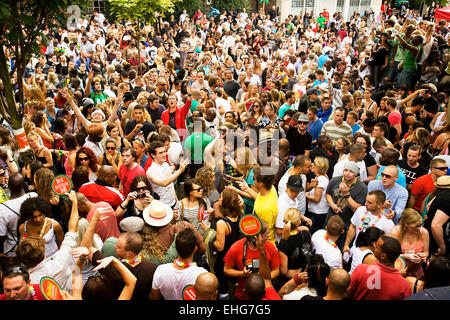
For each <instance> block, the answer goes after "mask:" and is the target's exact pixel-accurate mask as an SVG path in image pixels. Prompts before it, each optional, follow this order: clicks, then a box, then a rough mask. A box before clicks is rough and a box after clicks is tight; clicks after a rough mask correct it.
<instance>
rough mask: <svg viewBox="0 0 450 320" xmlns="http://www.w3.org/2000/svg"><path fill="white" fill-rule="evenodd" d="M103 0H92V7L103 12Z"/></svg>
mask: <svg viewBox="0 0 450 320" xmlns="http://www.w3.org/2000/svg"><path fill="white" fill-rule="evenodd" d="M105 1H106V0H94V1H92V8H93V9H94V10H95V11H97V12H101V13H104V12H105Z"/></svg>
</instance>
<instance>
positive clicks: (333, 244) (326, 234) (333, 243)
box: [324, 233, 337, 248]
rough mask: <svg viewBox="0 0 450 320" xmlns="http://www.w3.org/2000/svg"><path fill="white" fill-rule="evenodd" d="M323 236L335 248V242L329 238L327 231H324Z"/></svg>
mask: <svg viewBox="0 0 450 320" xmlns="http://www.w3.org/2000/svg"><path fill="white" fill-rule="evenodd" d="M324 238H325V241H327V242H328V243H329V244H331V245H332V246H333V247H334V248H337V244H336V243H335V242H334V241H333V240H331V239H330V237H329V236H328V233H325V236H324Z"/></svg>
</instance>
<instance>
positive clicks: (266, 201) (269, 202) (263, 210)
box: [254, 186, 278, 244]
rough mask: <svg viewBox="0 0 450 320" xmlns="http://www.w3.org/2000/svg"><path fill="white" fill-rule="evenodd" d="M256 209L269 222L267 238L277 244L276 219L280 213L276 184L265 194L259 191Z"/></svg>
mask: <svg viewBox="0 0 450 320" xmlns="http://www.w3.org/2000/svg"><path fill="white" fill-rule="evenodd" d="M254 210H255V214H256V215H257V216H258V217H259V218H260V219H261V220H264V221H265V222H266V223H267V224H268V227H269V230H270V235H269V238H268V239H267V240H269V241H270V242H272V243H274V244H275V221H276V220H277V215H278V195H277V190H275V187H274V186H272V189H271V190H270V192H269V193H268V194H267V195H265V196H261V194H260V193H258V197H257V198H256V200H255V206H254Z"/></svg>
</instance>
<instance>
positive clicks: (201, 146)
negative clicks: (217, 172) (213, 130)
mask: <svg viewBox="0 0 450 320" xmlns="http://www.w3.org/2000/svg"><path fill="white" fill-rule="evenodd" d="M213 140H214V139H213V138H212V137H210V136H208V135H207V134H204V133H203V132H202V133H193V134H191V135H190V136H189V137H187V139H186V142H185V144H184V148H185V149H186V150H189V152H190V153H191V161H193V162H200V161H201V162H202V163H203V159H204V151H205V148H206V146H207V145H208V144H209V143H210V142H211V141H213Z"/></svg>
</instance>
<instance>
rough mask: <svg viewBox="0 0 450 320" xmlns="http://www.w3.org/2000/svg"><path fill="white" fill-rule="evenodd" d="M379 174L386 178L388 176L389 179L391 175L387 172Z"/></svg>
mask: <svg viewBox="0 0 450 320" xmlns="http://www.w3.org/2000/svg"><path fill="white" fill-rule="evenodd" d="M381 176H382V177H386V178H389V179H390V178H392V176H391V175H388V174H385V173H381Z"/></svg>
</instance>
